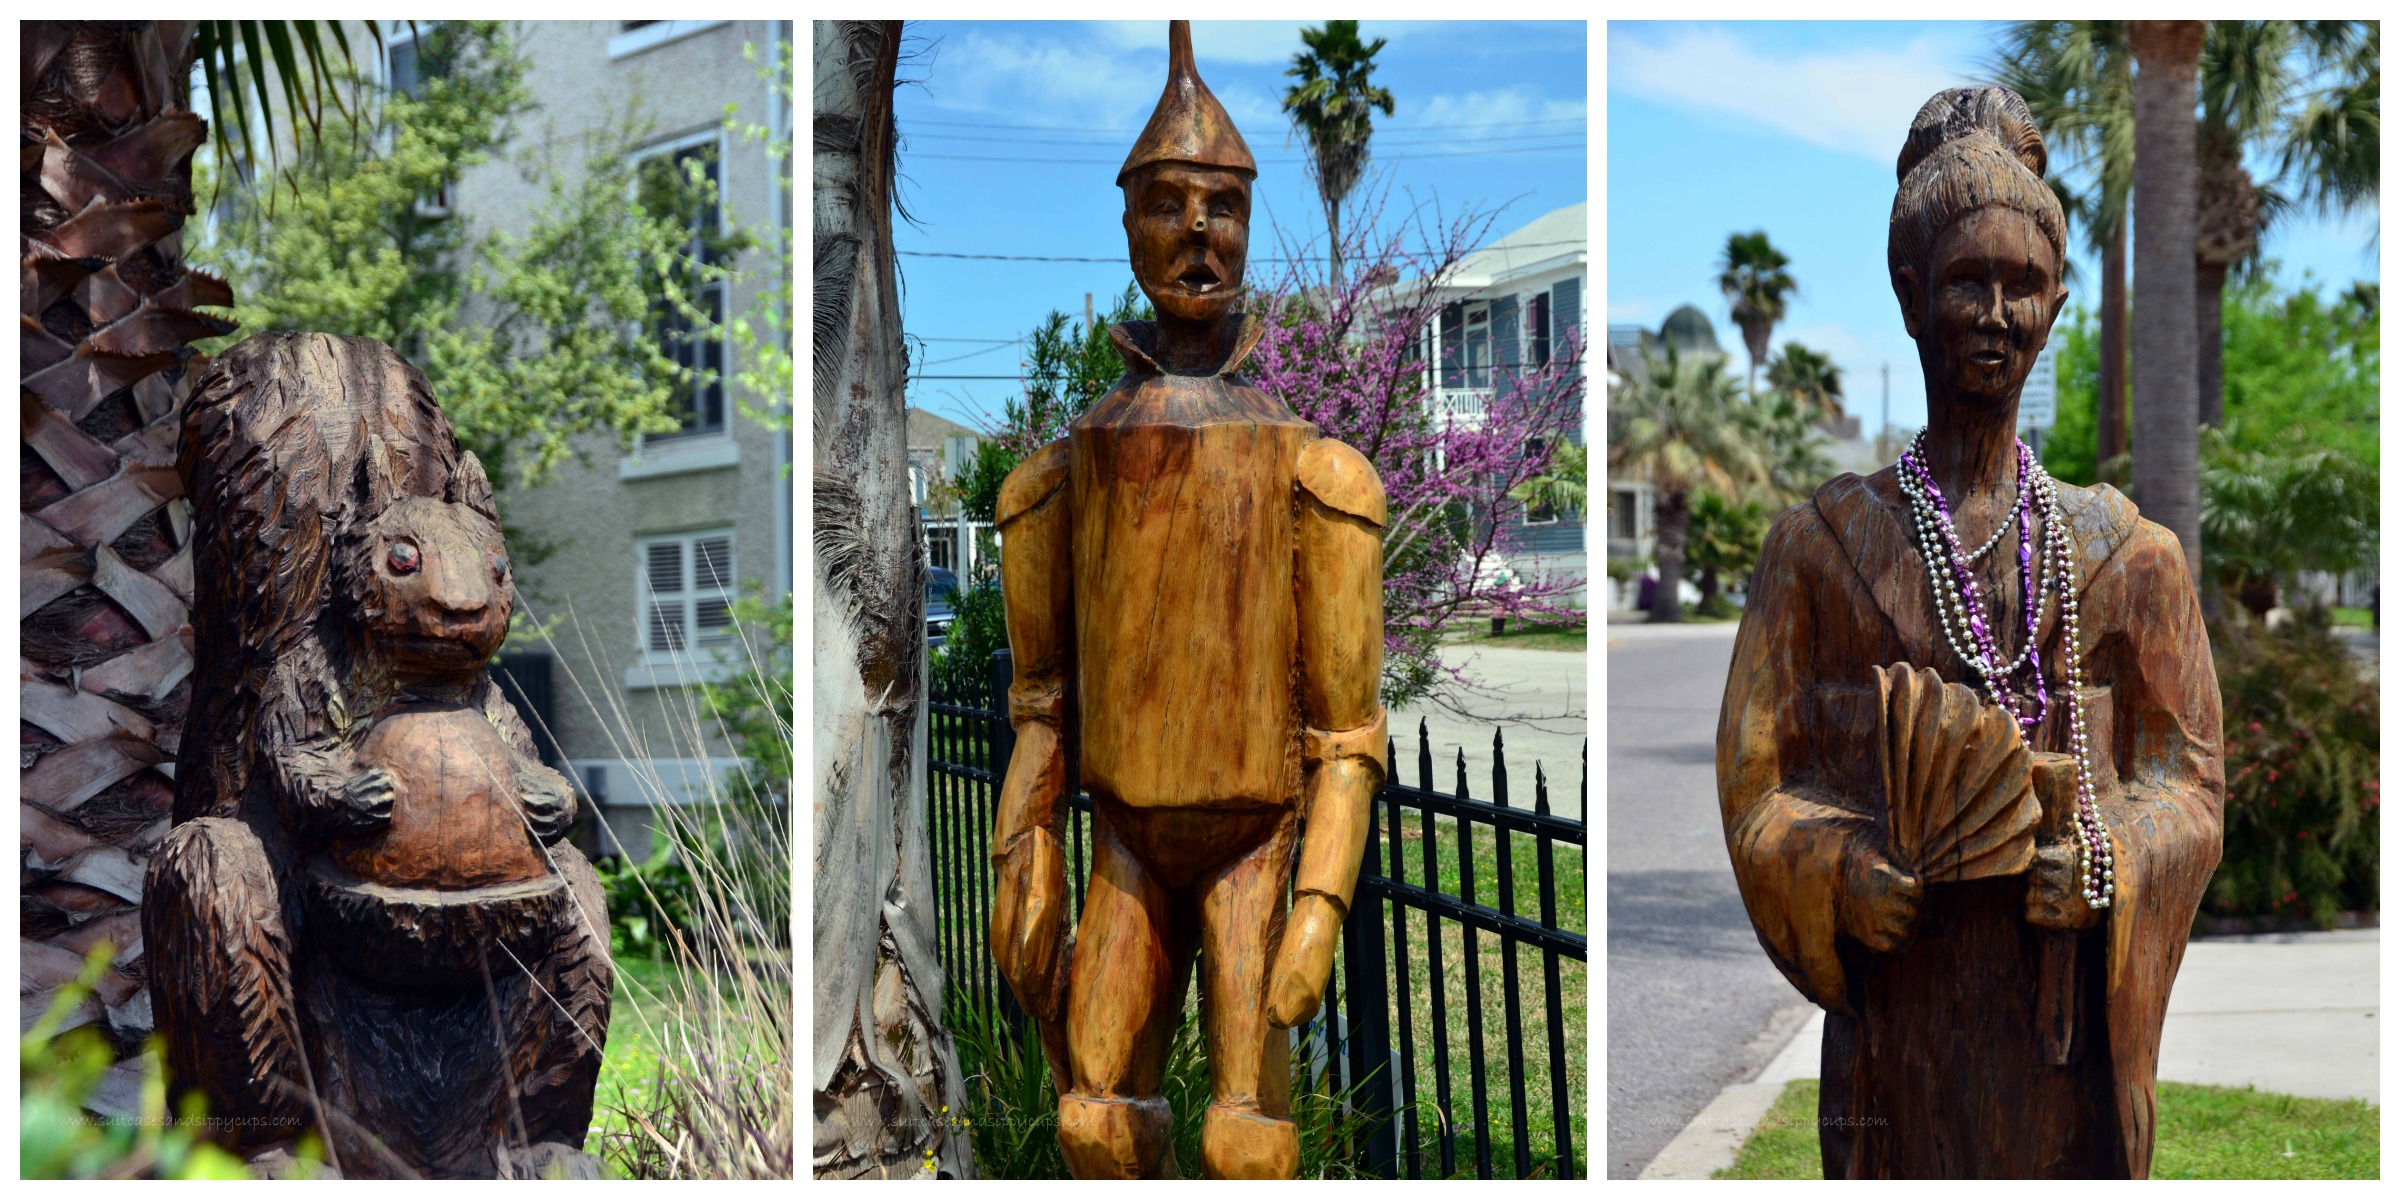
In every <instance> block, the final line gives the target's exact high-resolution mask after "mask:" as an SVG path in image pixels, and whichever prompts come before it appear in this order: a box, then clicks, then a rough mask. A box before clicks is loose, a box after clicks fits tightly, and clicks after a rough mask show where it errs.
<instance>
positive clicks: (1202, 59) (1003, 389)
mask: <svg viewBox="0 0 2400 1200" xmlns="http://www.w3.org/2000/svg"><path fill="white" fill-rule="evenodd" d="M1301 25H1302V23H1301V22H1298V21H1291V22H1275V21H1197V22H1194V23H1193V39H1192V41H1193V52H1194V55H1195V57H1196V58H1197V60H1198V62H1199V66H1200V75H1201V78H1202V79H1204V80H1206V81H1207V83H1208V86H1209V90H1211V91H1213V92H1215V93H1216V95H1217V98H1218V99H1219V100H1220V101H1222V102H1223V103H1224V105H1225V108H1226V111H1227V112H1229V113H1230V114H1231V115H1232V116H1233V119H1234V122H1235V124H1237V125H1238V126H1239V127H1240V128H1241V130H1242V136H1243V137H1244V139H1246V140H1247V141H1248V142H1249V143H1250V151H1251V153H1252V155H1254V156H1255V157H1256V158H1257V159H1258V164H1259V179H1258V183H1257V185H1256V192H1255V194H1254V199H1253V202H1252V213H1253V217H1252V228H1251V236H1250V255H1251V268H1250V271H1251V277H1252V278H1253V279H1254V280H1255V279H1259V278H1262V277H1265V276H1264V274H1263V273H1264V272H1268V271H1272V270H1274V269H1275V265H1274V264H1272V263H1264V262H1262V261H1261V260H1262V259H1265V258H1268V257H1270V256H1273V255H1277V254H1280V253H1283V252H1284V251H1283V250H1281V249H1280V248H1279V247H1280V244H1281V242H1282V241H1283V240H1285V239H1289V240H1291V241H1293V242H1297V243H1305V242H1307V241H1308V240H1309V239H1311V238H1314V239H1315V240H1316V241H1317V242H1318V245H1317V246H1316V247H1314V248H1313V249H1303V250H1302V251H1301V252H1302V253H1322V252H1323V246H1322V242H1323V238H1324V229H1323V224H1324V217H1323V214H1322V211H1321V210H1320V208H1319V207H1318V204H1317V200H1316V192H1315V189H1314V187H1313V186H1312V185H1311V184H1310V183H1309V181H1308V177H1307V175H1306V173H1305V170H1304V168H1303V167H1302V166H1301V164H1300V158H1301V156H1302V155H1303V154H1304V153H1305V149H1304V146H1303V144H1302V143H1301V142H1300V141H1299V140H1298V139H1297V137H1293V138H1290V139H1289V140H1288V142H1287V137H1286V133H1287V131H1288V130H1289V129H1290V125H1289V123H1288V122H1287V121H1286V120H1285V118H1284V116H1283V114H1282V112H1281V99H1282V95H1283V89H1284V88H1285V87H1287V86H1289V83H1290V81H1289V80H1287V79H1286V78H1285V77H1284V75H1283V70H1284V68H1285V67H1286V66H1287V65H1289V63H1290V60H1291V57H1292V55H1293V54H1295V53H1297V52H1298V51H1299V50H1300V49H1301V45H1300V37H1299V30H1300V28H1301ZM908 28H909V33H910V35H911V37H912V38H914V39H916V40H914V41H912V42H911V44H910V46H909V49H910V50H912V51H914V52H915V55H916V57H915V58H914V59H912V60H911V61H908V62H904V63H903V64H902V65H901V74H902V76H903V78H909V79H915V80H918V81H920V82H919V83H917V84H916V85H915V86H908V87H903V88H902V89H901V90H900V94H899V98H898V100H897V102H896V117H897V120H898V122H899V127H900V130H901V134H902V137H903V142H902V146H901V155H900V170H901V175H902V177H903V182H902V185H901V186H902V192H901V196H902V200H903V202H904V203H905V204H906V205H907V207H908V209H909V211H910V213H911V214H912V215H913V216H914V217H915V218H916V224H914V225H910V224H907V223H902V224H900V225H899V226H898V227H897V229H896V231H895V234H894V239H893V240H894V242H895V244H896V247H897V248H898V250H899V251H900V254H901V258H900V272H901V285H902V293H903V304H904V308H903V318H904V325H905V328H906V329H907V331H908V333H909V334H910V335H911V337H912V338H924V339H926V340H925V342H924V344H923V346H922V356H921V357H920V358H919V359H918V360H917V362H916V365H915V373H916V374H921V375H923V376H928V377H930V376H939V375H999V376H1006V377H1007V378H1005V379H997V380H961V379H937V378H923V379H918V378H912V379H911V381H910V385H909V403H910V404H911V405H915V406H920V407H924V408H927V409H930V410H932V411H934V412H938V413H941V414H942V415H944V416H947V417H949V418H951V419H952V420H956V421H960V422H963V423H965V424H968V425H974V426H983V425H986V424H987V423H989V422H996V421H997V420H998V419H999V415H1000V405H1001V402H1002V401H1003V400H1004V399H1006V398H1008V397H1011V396H1014V395H1016V394H1017V392H1018V388H1017V385H1016V383H1015V378H1016V371H1017V365H1018V355H1019V348H1018V347H1017V346H1016V345H1013V344H1005V341H1004V340H1005V339H1014V338H1019V337H1022V336H1024V335H1025V334H1026V332H1027V331H1028V330H1030V329H1032V328H1033V327H1034V326H1035V325H1036V324H1038V323H1039V322H1040V321H1041V319H1042V318H1043V316H1044V315H1046V314H1047V313H1049V312H1050V311H1051V310H1052V309H1058V310H1062V311H1065V312H1068V313H1071V314H1075V315H1077V316H1078V317H1079V316H1080V314H1081V312H1082V308H1083V296H1084V293H1086V292H1090V293H1093V304H1094V306H1095V307H1098V308H1104V307H1105V306H1106V305H1107V304H1108V302H1109V300H1110V299H1111V298H1113V297H1114V296H1116V295H1117V294H1119V293H1120V292H1122V291H1123V290H1124V288H1125V285H1126V284H1128V283H1130V282H1132V278H1133V276H1132V272H1131V270H1130V269H1129V268H1128V267H1127V266H1126V264H1125V259H1124V254H1125V235H1124V231H1123V228H1122V227H1121V226H1120V225H1119V224H1118V216H1119V214H1120V213H1121V212H1122V211H1123V201H1122V200H1121V198H1120V196H1119V193H1118V192H1117V189H1116V186H1115V181H1116V174H1117V167H1118V165H1119V164H1120V163H1122V162H1123V161H1124V158H1125V153H1126V151H1127V150H1129V149H1130V148H1131V147H1132V145H1133V139H1134V135H1135V134H1137V133H1138V132H1140V130H1141V127H1142V124H1143V123H1144V122H1146V121H1147V120H1149V117H1150V112H1151V109H1152V108H1153V106H1155V105H1156V104H1157V103H1158V94H1159V91H1160V89H1161V88H1162V87H1163V86H1164V85H1165V83H1166V71H1167V24H1166V22H1165V21H1163V20H1161V21H1040V22H1008V21H994V22H977V21H923V22H916V21H912V22H910V23H909V27H908ZM1360 31H1361V34H1362V36H1364V37H1366V38H1367V39H1369V40H1372V39H1374V38H1377V37H1383V38H1388V39H1390V44H1389V45H1387V46H1385V47H1384V49H1383V51H1382V53H1380V54H1378V55H1377V56H1376V60H1375V61H1376V71H1375V82H1376V83H1378V84H1380V85H1381V86H1383V87H1385V88H1388V89H1390V90H1391V92H1392V93H1393V95H1394V98H1395V99H1396V100H1397V102H1398V108H1397V111H1396V112H1395V113H1394V114H1393V116H1392V117H1390V118H1385V117H1382V116H1380V115H1378V116H1377V117H1376V133H1375V142H1374V154H1375V166H1374V167H1373V170H1374V171H1376V172H1377V173H1378V174H1377V177H1376V182H1378V183H1386V184H1389V185H1390V187H1391V205H1392V207H1393V209H1395V210H1405V208H1406V207H1407V206H1408V205H1409V204H1410V203H1411V201H1412V198H1413V200H1415V201H1421V202H1431V201H1438V202H1439V204H1440V205H1441V208H1442V210H1443V211H1444V212H1446V213H1452V214H1455V213H1456V212H1458V211H1459V210H1461V209H1463V208H1474V209H1476V210H1479V211H1487V212H1488V211H1490V210H1493V209H1498V208H1501V207H1502V206H1504V205H1505V206H1506V209H1505V211H1503V212H1502V213H1501V214H1500V216H1499V218H1498V219H1497V220H1496V221H1495V222H1494V223H1493V225H1492V227H1491V234H1490V236H1491V237H1494V238H1497V237H1499V236H1501V235H1504V234H1506V233H1508V232H1509V231H1511V230H1513V229H1516V228H1518V227H1520V226H1522V225H1524V224H1526V223H1528V222H1530V221H1532V220H1533V219H1534V218H1536V217H1538V216H1540V215H1542V214H1543V213H1546V212H1549V211H1550V210H1552V209H1554V208H1560V207H1563V206H1565V205H1569V204H1575V203H1578V202H1580V201H1582V200H1584V199H1586V193H1587V187H1588V175H1587V170H1588V165H1587V153H1588V145H1589V142H1588V130H1587V127H1586V125H1585V122H1584V113H1585V106H1586V101H1587V99H1588V97H1587V86H1586V68H1587V50H1586V47H1587V45H1588V43H1589V40H1590V30H1589V28H1588V27H1587V26H1586V25H1584V24H1583V23H1582V22H1534V23H1515V22H1428V21H1364V22H1362V24H1361V29H1360ZM985 158H1001V159H1004V160H1006V161H998V162H992V161H978V160H980V159H985ZM1032 159H1040V160H1051V161H1039V162H1036V161H1021V160H1032ZM1363 186H1365V185H1362V187H1363ZM912 252H917V253H912ZM925 252H934V253H947V254H960V253H965V254H1010V255H1040V256H1083V257H1097V258H1102V259H1105V260H1106V261H1104V262H1075V263H1052V262H1003V261H975V260H961V259H949V258H935V257H925V256H923V254H924V253H925ZM937 339H938V340H937ZM951 339H985V340H951Z"/></svg>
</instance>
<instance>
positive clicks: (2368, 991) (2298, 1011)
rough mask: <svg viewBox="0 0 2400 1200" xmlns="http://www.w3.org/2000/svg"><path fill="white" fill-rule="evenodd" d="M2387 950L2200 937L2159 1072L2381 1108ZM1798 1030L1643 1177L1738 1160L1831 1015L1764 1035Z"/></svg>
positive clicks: (1791, 1017) (2324, 936)
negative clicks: (2382, 975) (2381, 985)
mask: <svg viewBox="0 0 2400 1200" xmlns="http://www.w3.org/2000/svg"><path fill="white" fill-rule="evenodd" d="M2381 946H2382V940H2381V931H2380V930H2375V929H2343V930H2336V931H2333V932H2330V933H2285V934H2264V935H2260V936H2257V937H2245V938H2211V939H2208V940H2206V941H2195V942H2193V943H2192V944H2191V946H2190V947H2189V948H2188V949H2186V950H2185V951H2184V956H2183V969H2182V970H2181V971H2180V972H2178V973H2177V975H2176V977H2175V990H2174V992H2173V994H2171V995H2170V996H2169V997H2168V1000H2167V1022H2166V1028H2165V1030H2164V1032H2163V1033H2162V1034H2161V1036H2160V1039H2159V1049H2158V1077H2159V1078H2160V1079H2162V1080H2167V1081H2170V1082H2175V1083H2205V1084H2214V1085H2217V1086H2220V1087H2244V1086H2248V1087H2256V1088H2258V1089H2259V1090H2261V1091H2268V1092H2284V1093H2288V1094H2290V1095H2295V1096H2321V1097H2326V1098H2332V1099H2358V1100H2364V1101H2366V1102H2368V1103H2370V1104H2381V1103H2382V1102H2383V1101H2382V1094H2381V1090H2380V1080H2381V1069H2382V1066H2381V1061H2382V1060H2381V1057H2380V1052H2379V1044H2378V1040H2377V1030H2378V1028H2379V1027H2380V1025H2381V1021H2380V1020H2379V1015H2380V1013H2381V1007H2380V996H2379V994H2378V981H2377V971H2378V962H2379V959H2380V951H2381ZM1792 1027H1796V1028H1797V1032H1796V1033H1795V1034H1793V1035H1791V1037H1790V1040H1789V1041H1788V1042H1786V1043H1785V1045H1784V1047H1783V1050H1782V1052H1781V1053H1779V1054H1777V1055H1776V1056H1775V1058H1774V1059H1773V1061H1771V1062H1769V1063H1768V1064H1767V1066H1766V1069H1765V1070H1763V1071H1761V1072H1760V1073H1759V1076H1758V1078H1757V1079H1755V1080H1752V1081H1750V1082H1748V1083H1737V1084H1735V1085H1733V1086H1732V1087H1729V1088H1726V1089H1725V1090H1724V1091H1722V1092H1720V1093H1718V1094H1717V1098H1716V1099H1715V1100H1714V1101H1711V1102H1710V1103H1709V1106H1708V1107H1707V1108H1705V1109H1703V1110H1701V1112H1700V1115H1699V1116H1697V1117H1694V1118H1692V1122H1691V1124H1689V1125H1686V1126H1685V1127H1684V1130H1683V1132H1682V1133H1680V1134H1677V1135H1676V1137H1675V1140H1674V1141H1672V1142H1669V1143H1668V1144H1667V1148H1666V1149H1664V1150H1661V1151H1660V1152H1659V1154H1658V1157H1657V1158H1655V1159H1652V1160H1651V1162H1650V1165H1649V1166H1647V1167H1644V1168H1643V1169H1642V1175H1641V1177H1642V1178H1644V1179H1706V1178H1708V1176H1709V1173H1710V1172H1711V1171H1714V1170H1716V1169H1718V1168H1720V1167H1727V1166H1731V1165H1733V1156H1734V1152H1735V1151H1737V1150H1739V1149H1740V1148H1741V1145H1742V1142H1743V1141H1744V1140H1746V1139H1747V1138H1748V1137H1749V1136H1750V1131H1751V1130H1752V1129H1754V1128H1756V1127H1757V1126H1758V1122H1759V1119H1760V1118H1762V1117H1764V1116H1766V1114H1767V1109H1768V1108H1769V1107H1770V1106H1771V1105H1773V1104H1774V1102H1775V1098H1776V1097H1777V1096H1780V1095H1782V1094H1783V1088H1784V1085H1785V1084H1787V1083H1790V1082H1791V1081H1792V1080H1795V1079H1814V1078H1816V1076H1817V1072H1818V1047H1819V1045H1820V1044H1821V1043H1822V1041H1823V1039H1824V1036H1825V1014H1824V1012H1823V1011H1822V1010H1820V1009H1818V1008H1816V1007H1814V1006H1811V1005H1794V1006H1793V1007H1791V1008H1787V1009H1784V1010H1782V1011H1781V1012H1779V1013H1777V1014H1776V1019H1775V1020H1774V1021H1772V1022H1770V1023H1769V1025H1768V1029H1767V1031H1766V1032H1765V1033H1762V1035H1761V1036H1776V1035H1779V1033H1780V1030H1782V1029H1784V1028H1792Z"/></svg>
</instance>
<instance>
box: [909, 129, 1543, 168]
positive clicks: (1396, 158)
mask: <svg viewBox="0 0 2400 1200" xmlns="http://www.w3.org/2000/svg"><path fill="white" fill-rule="evenodd" d="M1586 148H1588V143H1586V142H1585V141H1584V140H1583V136H1582V135H1581V134H1577V135H1575V140H1574V141H1572V142H1562V143H1560V144H1558V145H1556V146H1521V147H1512V148H1509V149H1505V150H1440V151H1432V152H1428V153H1424V154H1394V155H1389V156H1387V157H1385V158H1383V159H1382V160H1381V161H1383V162H1387V163H1393V162H1405V161H1408V160H1412V159H1419V158H1484V157H1488V156H1491V155H1495V154H1546V153H1549V152H1551V151H1561V150H1584V149H1586ZM927 159H935V160H940V161H944V162H998V163H1020V164H1023V165H1025V166H1029V167H1034V166H1040V167H1113V166H1116V165H1118V164H1119V163H1120V162H1122V161H1123V160H1121V159H1114V158H1024V157H1020V156H1017V155H1013V154H1006V155H984V154H910V155H906V156H905V157H904V159H903V161H905V162H919V161H923V160H927ZM1308 163H1309V160H1308V159H1305V158H1275V159H1261V160H1259V165H1260V166H1266V167H1302V166H1307V165H1308Z"/></svg>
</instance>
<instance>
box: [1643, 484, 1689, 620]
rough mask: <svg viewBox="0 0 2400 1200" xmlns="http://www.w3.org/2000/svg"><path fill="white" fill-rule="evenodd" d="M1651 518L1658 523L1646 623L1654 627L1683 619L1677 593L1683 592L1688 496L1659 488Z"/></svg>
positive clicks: (1687, 527)
mask: <svg viewBox="0 0 2400 1200" xmlns="http://www.w3.org/2000/svg"><path fill="white" fill-rule="evenodd" d="M1651 519H1652V520H1654V521H1656V522H1658V553H1657V557H1658V589H1657V590H1656V591H1655V592H1652V593H1651V596H1650V623H1651V624H1653V625H1658V624H1667V623H1672V622H1675V621H1680V620H1682V619H1683V601H1682V599H1681V598H1680V597H1679V596H1678V594H1677V593H1679V592H1681V591H1682V590H1683V547H1684V542H1685V539H1686V538H1687V537H1688V536H1689V534H1690V531H1691V520H1692V496H1691V493H1689V492H1686V491H1681V490H1675V491H1669V490H1667V489H1664V488H1661V489H1660V490H1659V492H1658V499H1657V502H1656V503H1655V504H1654V505H1653V506H1652V508H1651Z"/></svg>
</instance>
